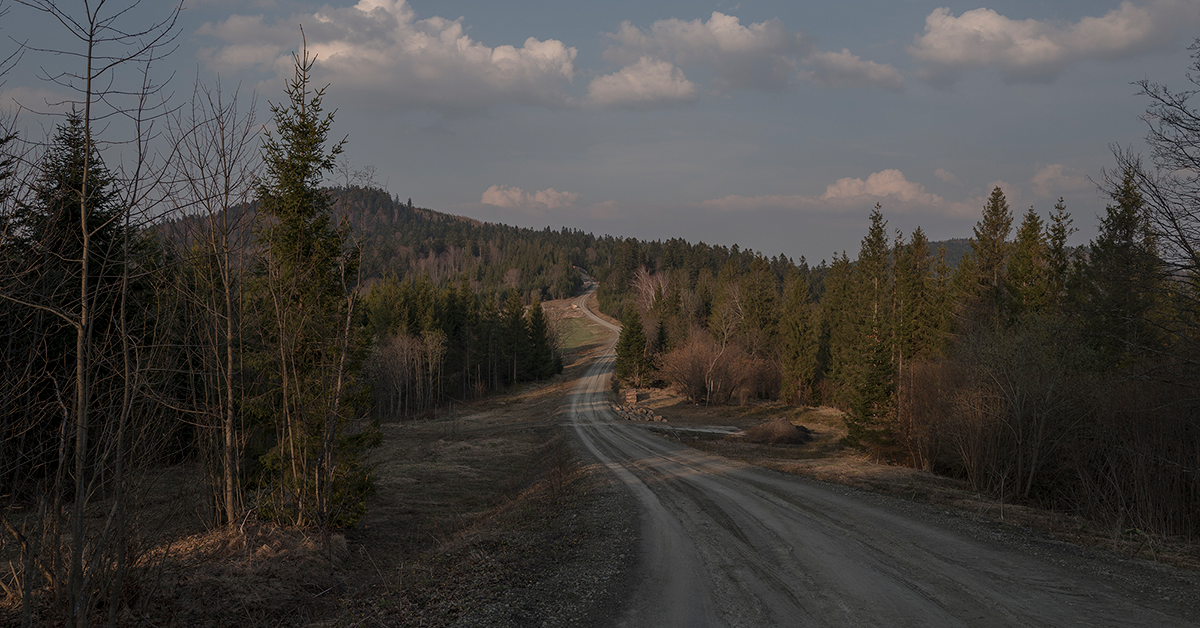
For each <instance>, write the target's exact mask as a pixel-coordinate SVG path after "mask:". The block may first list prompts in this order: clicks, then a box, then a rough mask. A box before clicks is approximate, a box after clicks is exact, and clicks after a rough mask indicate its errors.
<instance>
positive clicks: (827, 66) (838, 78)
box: [805, 48, 904, 92]
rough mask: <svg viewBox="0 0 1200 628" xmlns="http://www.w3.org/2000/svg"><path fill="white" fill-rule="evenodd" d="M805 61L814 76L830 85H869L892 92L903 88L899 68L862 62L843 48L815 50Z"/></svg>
mask: <svg viewBox="0 0 1200 628" xmlns="http://www.w3.org/2000/svg"><path fill="white" fill-rule="evenodd" d="M805 62H806V63H807V64H809V65H810V66H812V67H813V78H814V79H816V80H817V81H818V82H821V83H824V84H826V85H830V86H833V87H839V86H842V85H853V84H869V85H875V86H877V87H882V88H884V89H888V90H891V91H894V92H898V91H900V90H901V89H904V78H903V77H902V76H900V71H899V70H897V69H896V68H894V67H892V66H890V65H883V64H879V63H875V62H874V61H863V60H862V58H860V57H859V56H858V55H854V54H851V53H850V51H849V50H847V49H846V48H842V51H841V52H827V51H818V52H814V53H813V54H811V55H809V56H808V57H806V58H805Z"/></svg>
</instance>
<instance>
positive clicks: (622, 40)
mask: <svg viewBox="0 0 1200 628" xmlns="http://www.w3.org/2000/svg"><path fill="white" fill-rule="evenodd" d="M606 36H607V37H608V38H609V39H610V40H611V41H612V42H613V45H612V46H611V47H609V48H608V49H607V50H606V51H605V53H604V57H605V59H607V60H609V61H611V62H614V63H618V64H620V65H622V66H625V67H628V66H630V65H632V64H635V63H640V62H641V60H642V59H645V58H647V57H650V58H655V59H660V60H663V61H669V62H671V63H672V64H673V65H675V66H679V67H684V68H687V67H699V68H704V69H706V70H708V71H711V72H712V73H713V74H714V76H715V78H714V80H713V84H714V86H715V87H717V88H719V89H754V90H760V91H766V92H781V91H785V90H788V89H791V88H792V87H794V86H795V84H796V83H797V80H798V79H800V78H812V79H813V80H816V81H817V82H820V83H822V84H825V85H830V86H842V85H874V86H878V87H883V88H884V89H889V90H897V89H899V88H900V86H901V84H902V78H901V76H900V73H899V71H897V70H896V69H895V68H893V67H892V66H890V65H885V64H879V63H875V62H873V61H864V60H862V59H861V58H859V57H858V56H855V55H854V54H852V53H851V52H850V51H849V50H846V49H843V50H842V51H841V52H822V51H820V50H818V49H817V47H816V46H815V44H814V43H813V42H812V41H811V40H810V38H809V37H808V36H806V35H804V34H803V33H800V32H793V31H790V30H788V29H787V28H786V27H785V26H784V25H783V22H781V21H779V20H778V19H772V20H766V21H764V22H756V23H751V24H742V23H741V20H739V19H738V18H737V17H735V16H732V15H726V14H724V13H721V12H719V11H714V12H713V14H712V15H711V16H710V17H709V19H708V21H704V20H701V19H695V20H690V21H685V20H680V19H675V18H672V19H668V20H659V21H657V22H654V23H653V24H651V25H650V27H649V29H646V30H643V29H640V28H638V27H637V26H634V25H633V24H631V23H630V22H628V21H626V22H622V23H621V26H620V28H619V29H618V30H617V32H616V33H608V34H607V35H606ZM802 66H809V67H810V68H811V69H807V70H802V69H801V68H802Z"/></svg>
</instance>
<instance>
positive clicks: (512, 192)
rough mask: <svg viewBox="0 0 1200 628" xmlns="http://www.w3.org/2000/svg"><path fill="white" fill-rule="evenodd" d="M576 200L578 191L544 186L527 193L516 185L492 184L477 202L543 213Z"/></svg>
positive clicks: (568, 205)
mask: <svg viewBox="0 0 1200 628" xmlns="http://www.w3.org/2000/svg"><path fill="white" fill-rule="evenodd" d="M577 200H579V194H578V193H576V192H559V191H558V190H555V189H554V188H546V189H545V190H539V191H537V192H534V193H533V194H529V193H528V192H526V191H525V190H522V189H521V188H518V187H509V186H507V185H493V186H492V187H490V188H488V189H487V190H485V191H484V193H483V196H482V197H481V198H480V199H479V202H480V203H483V204H484V205H495V206H496V207H505V208H509V209H518V210H521V211H523V212H526V213H544V212H545V211H547V210H550V209H559V208H560V207H572V206H574V205H575V201H577Z"/></svg>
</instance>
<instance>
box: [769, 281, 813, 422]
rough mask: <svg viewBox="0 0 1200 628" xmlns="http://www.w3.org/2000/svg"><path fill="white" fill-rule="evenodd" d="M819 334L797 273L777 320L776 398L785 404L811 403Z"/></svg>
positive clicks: (806, 286)
mask: <svg viewBox="0 0 1200 628" xmlns="http://www.w3.org/2000/svg"><path fill="white" fill-rule="evenodd" d="M819 331H820V330H819V326H818V324H817V317H816V314H815V312H814V311H813V305H812V302H811V299H810V298H809V295H808V283H807V282H806V281H804V278H803V277H801V276H800V275H799V274H798V273H797V274H795V275H794V276H793V277H792V278H791V287H790V288H789V289H788V292H787V295H786V296H785V297H784V304H783V312H782V313H781V315H780V319H779V354H780V362H781V367H782V369H781V370H782V377H781V380H780V387H779V399H780V400H781V401H783V402H784V403H795V402H796V401H797V399H798V398H800V397H806V400H807V401H808V402H809V403H812V401H813V392H814V388H813V378H814V376H815V375H816V369H817V348H818V346H817V341H818V334H819Z"/></svg>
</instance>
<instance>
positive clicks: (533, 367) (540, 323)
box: [529, 301, 557, 379]
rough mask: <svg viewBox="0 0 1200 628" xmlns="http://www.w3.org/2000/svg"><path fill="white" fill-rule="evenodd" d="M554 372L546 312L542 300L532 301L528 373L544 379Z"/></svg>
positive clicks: (530, 308)
mask: <svg viewBox="0 0 1200 628" xmlns="http://www.w3.org/2000/svg"><path fill="white" fill-rule="evenodd" d="M556 372H557V371H556V370H555V368H554V354H553V352H552V351H551V348H550V332H549V327H548V325H547V324H546V313H545V311H544V310H543V309H542V302H541V301H534V302H533V305H532V306H530V307H529V374H530V375H531V376H532V377H534V378H535V379H546V378H547V377H550V376H551V375H554V374H555V373H556Z"/></svg>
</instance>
